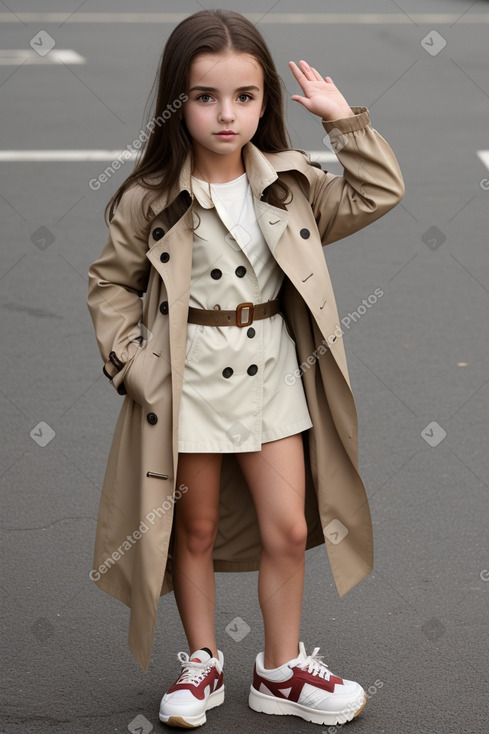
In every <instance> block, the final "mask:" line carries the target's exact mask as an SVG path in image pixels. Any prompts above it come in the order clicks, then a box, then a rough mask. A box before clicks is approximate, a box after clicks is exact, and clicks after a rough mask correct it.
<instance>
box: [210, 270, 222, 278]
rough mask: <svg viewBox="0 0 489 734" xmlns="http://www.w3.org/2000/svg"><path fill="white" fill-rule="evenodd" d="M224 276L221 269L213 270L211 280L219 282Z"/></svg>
mask: <svg viewBox="0 0 489 734" xmlns="http://www.w3.org/2000/svg"><path fill="white" fill-rule="evenodd" d="M221 276H222V270H219V268H214V270H211V278H213V279H214V280H219V278H220V277H221Z"/></svg>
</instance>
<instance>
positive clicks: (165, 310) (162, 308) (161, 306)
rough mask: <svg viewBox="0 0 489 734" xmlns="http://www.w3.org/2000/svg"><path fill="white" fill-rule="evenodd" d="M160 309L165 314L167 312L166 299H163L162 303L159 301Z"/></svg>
mask: <svg viewBox="0 0 489 734" xmlns="http://www.w3.org/2000/svg"><path fill="white" fill-rule="evenodd" d="M160 311H161V313H162V314H164V315H165V316H166V314H167V313H168V301H163V303H160Z"/></svg>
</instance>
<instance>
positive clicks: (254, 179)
mask: <svg viewBox="0 0 489 734" xmlns="http://www.w3.org/2000/svg"><path fill="white" fill-rule="evenodd" d="M243 161H244V165H245V170H246V173H247V175H248V180H249V182H250V186H251V191H252V192H253V195H254V196H255V197H256V199H258V200H260V199H261V197H262V194H263V192H264V190H265V189H266V188H267V187H268V186H270V184H271V183H273V182H274V181H276V180H277V179H278V177H279V176H278V174H279V173H283V172H285V171H298V172H300V173H303V174H304V175H305V176H306V178H307V171H308V169H309V168H310V164H309V163H308V161H307V158H306V155H305V154H304V152H303V151H300V150H292V149H291V150H285V151H283V152H280V153H262V152H261V151H260V150H259V148H257V147H256V145H254V144H253V143H251V142H249V143H246V145H245V146H244V147H243ZM185 191H186V192H187V193H188V194H189V195H190V196H191V197H192V198H193V197H194V196H195V195H196V192H195V191H194V190H193V187H192V155H191V154H190V153H189V154H188V156H187V158H186V160H185V163H184V164H183V166H182V170H181V172H180V178H179V181H178V185H177V186H175V187H174V188H173V189H172V190H171V191H169V192H161V193H158V194H157V195H156V197H155V198H153V199H152V201H151V210H152V211H153V213H154V215H155V216H157V215H158V214H160V213H161V212H162V211H163V210H164V209H165V208H166V207H167V206H168V205H169V204H171V202H172V201H174V200H175V199H176V198H177V197H178V196H179V195H180V194H181V193H182V192H185ZM201 192H202V193H201ZM196 198H198V201H199V203H200V204H202V206H205V207H206V208H209V207H211V206H213V204H212V202H211V200H210V198H209V196H208V195H207V194H204V192H203V189H202V188H199V196H198V197H196Z"/></svg>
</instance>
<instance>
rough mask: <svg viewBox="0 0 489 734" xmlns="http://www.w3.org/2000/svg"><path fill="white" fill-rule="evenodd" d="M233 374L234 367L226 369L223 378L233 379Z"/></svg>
mask: <svg viewBox="0 0 489 734" xmlns="http://www.w3.org/2000/svg"><path fill="white" fill-rule="evenodd" d="M233 372H234V370H233V368H232V367H224V369H223V371H222V376H223V377H226V378H228V377H231V375H232V374H233Z"/></svg>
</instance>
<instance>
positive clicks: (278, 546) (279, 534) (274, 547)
mask: <svg viewBox="0 0 489 734" xmlns="http://www.w3.org/2000/svg"><path fill="white" fill-rule="evenodd" d="M306 543H307V523H306V520H305V518H298V519H296V520H294V521H293V522H290V523H288V524H287V525H284V526H283V527H280V528H277V529H276V530H275V532H273V533H270V534H269V535H268V537H265V538H264V540H263V547H264V549H265V551H266V552H268V553H271V554H280V555H282V556H298V555H301V554H303V553H304V551H305V549H306Z"/></svg>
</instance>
